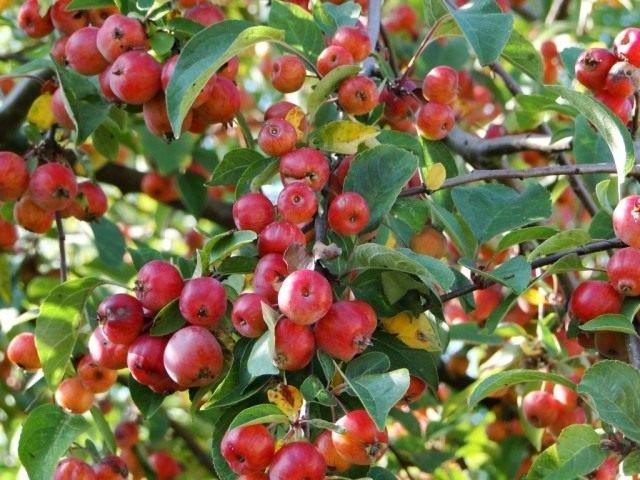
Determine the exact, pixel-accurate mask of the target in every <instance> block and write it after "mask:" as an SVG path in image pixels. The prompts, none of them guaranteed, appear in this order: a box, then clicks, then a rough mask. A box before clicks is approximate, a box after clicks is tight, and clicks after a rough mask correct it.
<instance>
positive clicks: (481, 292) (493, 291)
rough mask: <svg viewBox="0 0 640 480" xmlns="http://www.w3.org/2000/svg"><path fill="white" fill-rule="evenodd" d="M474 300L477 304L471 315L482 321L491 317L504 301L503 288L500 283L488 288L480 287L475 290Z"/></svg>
mask: <svg viewBox="0 0 640 480" xmlns="http://www.w3.org/2000/svg"><path fill="white" fill-rule="evenodd" d="M473 301H474V302H475V304H476V308H474V309H473V310H472V311H471V312H470V315H471V316H472V317H473V319H474V320H475V321H477V322H482V321H484V320H486V319H487V318H489V315H491V313H492V312H493V311H494V310H495V309H496V308H497V307H498V305H500V302H501V301H502V288H501V287H500V285H492V286H490V287H487V288H480V289H478V290H475V291H474V292H473Z"/></svg>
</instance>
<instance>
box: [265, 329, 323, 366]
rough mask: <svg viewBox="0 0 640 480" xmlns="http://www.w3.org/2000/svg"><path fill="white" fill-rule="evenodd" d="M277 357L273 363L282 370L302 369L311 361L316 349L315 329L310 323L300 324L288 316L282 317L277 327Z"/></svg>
mask: <svg viewBox="0 0 640 480" xmlns="http://www.w3.org/2000/svg"><path fill="white" fill-rule="evenodd" d="M274 336H275V344H276V348H275V358H274V359H273V363H274V364H275V365H276V367H278V368H279V369H280V370H286V371H296V370H300V369H302V368H304V367H306V366H307V365H309V362H311V359H312V358H313V354H314V353H315V351H316V342H315V339H314V336H313V331H312V330H311V327H310V326H308V325H298V324H297V323H293V322H292V321H291V320H289V319H288V318H287V317H281V318H280V319H279V320H278V321H277V322H276V328H275V335H274Z"/></svg>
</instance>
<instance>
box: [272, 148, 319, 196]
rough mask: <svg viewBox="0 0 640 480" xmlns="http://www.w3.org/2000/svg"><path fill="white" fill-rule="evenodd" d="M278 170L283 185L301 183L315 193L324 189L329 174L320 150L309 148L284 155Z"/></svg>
mask: <svg viewBox="0 0 640 480" xmlns="http://www.w3.org/2000/svg"><path fill="white" fill-rule="evenodd" d="M278 169H279V171H280V178H281V179H282V183H283V184H284V185H288V184H290V183H293V182H299V181H303V182H306V183H307V184H308V185H309V186H310V187H311V188H312V189H313V190H314V191H316V192H319V191H320V190H322V189H323V188H324V186H325V185H326V184H327V181H328V180H329V175H330V174H331V169H330V167H329V161H328V160H327V157H325V156H324V154H323V153H322V152H321V151H320V150H316V149H315V148H311V147H302V148H298V149H296V150H293V151H291V152H289V153H286V154H284V155H283V156H282V158H281V159H280V165H279V167H278Z"/></svg>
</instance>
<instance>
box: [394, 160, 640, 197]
mask: <svg viewBox="0 0 640 480" xmlns="http://www.w3.org/2000/svg"><path fill="white" fill-rule="evenodd" d="M594 173H616V166H615V165H612V164H611V163H590V164H583V165H551V166H547V167H535V168H528V169H526V170H514V169H501V170H474V171H473V172H471V173H468V174H466V175H460V176H458V177H453V178H449V179H447V180H445V181H444V183H443V184H442V185H441V186H440V188H438V189H434V190H431V189H429V188H427V187H425V186H420V187H414V188H408V189H406V190H403V191H402V193H400V196H401V197H408V196H412V195H420V194H423V193H426V194H428V195H430V194H432V193H433V192H436V191H438V190H443V189H447V188H453V187H457V186H459V185H465V184H468V183H474V182H482V181H486V180H506V179H512V178H517V179H521V180H522V179H524V178H536V177H548V176H552V175H567V176H575V175H587V174H594ZM629 176H640V165H636V166H635V167H633V169H632V170H631V172H629Z"/></svg>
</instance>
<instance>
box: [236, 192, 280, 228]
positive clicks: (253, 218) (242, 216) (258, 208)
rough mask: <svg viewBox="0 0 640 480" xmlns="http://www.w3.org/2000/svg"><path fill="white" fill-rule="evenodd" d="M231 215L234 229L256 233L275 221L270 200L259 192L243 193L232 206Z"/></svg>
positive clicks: (274, 213) (273, 209)
mask: <svg viewBox="0 0 640 480" xmlns="http://www.w3.org/2000/svg"><path fill="white" fill-rule="evenodd" d="M232 214H233V222H234V223H235V225H236V228H238V229H239V230H253V231H254V232H256V233H260V232H261V231H262V230H263V229H264V227H266V226H267V225H269V224H270V223H271V222H273V221H274V220H275V219H276V211H275V208H274V206H273V204H272V203H271V200H269V198H268V197H267V196H266V195H264V194H263V193H260V192H252V193H245V194H244V195H243V196H241V197H240V198H238V199H237V200H236V201H235V202H234V204H233V208H232Z"/></svg>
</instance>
